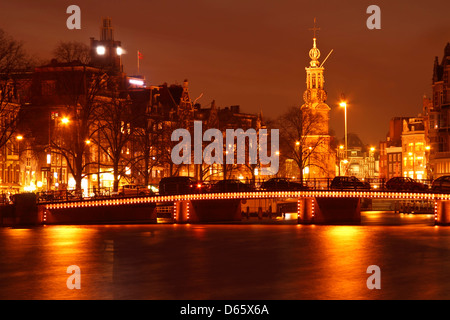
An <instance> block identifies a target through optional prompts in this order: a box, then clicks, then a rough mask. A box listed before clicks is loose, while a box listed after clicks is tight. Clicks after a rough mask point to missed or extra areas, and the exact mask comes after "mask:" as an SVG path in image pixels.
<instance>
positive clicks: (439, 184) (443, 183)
mask: <svg viewBox="0 0 450 320" xmlns="http://www.w3.org/2000/svg"><path fill="white" fill-rule="evenodd" d="M431 190H432V191H435V192H450V176H442V177H439V178H437V179H435V180H434V181H433V182H432V183H431Z"/></svg>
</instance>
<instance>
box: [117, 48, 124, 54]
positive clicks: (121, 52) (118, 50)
mask: <svg viewBox="0 0 450 320" xmlns="http://www.w3.org/2000/svg"><path fill="white" fill-rule="evenodd" d="M116 53H117V55H118V56H121V55H122V54H123V49H122V48H121V47H117V48H116Z"/></svg>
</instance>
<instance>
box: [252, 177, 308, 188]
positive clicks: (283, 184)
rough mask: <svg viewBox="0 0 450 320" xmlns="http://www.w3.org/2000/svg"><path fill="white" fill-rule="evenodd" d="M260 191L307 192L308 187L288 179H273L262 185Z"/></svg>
mask: <svg viewBox="0 0 450 320" xmlns="http://www.w3.org/2000/svg"><path fill="white" fill-rule="evenodd" d="M260 189H261V190H264V191H289V190H305V189H308V187H306V186H304V185H303V184H301V183H299V182H295V181H292V180H289V179H287V178H271V179H269V180H267V181H264V182H263V183H261V186H260Z"/></svg>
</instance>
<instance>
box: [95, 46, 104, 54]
mask: <svg viewBox="0 0 450 320" xmlns="http://www.w3.org/2000/svg"><path fill="white" fill-rule="evenodd" d="M96 51H97V54H98V55H99V56H103V55H104V54H105V52H106V48H105V47H104V46H98V47H97V48H96Z"/></svg>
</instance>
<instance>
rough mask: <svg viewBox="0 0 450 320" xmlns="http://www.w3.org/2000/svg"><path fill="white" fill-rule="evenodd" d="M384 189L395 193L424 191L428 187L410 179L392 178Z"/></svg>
mask: <svg viewBox="0 0 450 320" xmlns="http://www.w3.org/2000/svg"><path fill="white" fill-rule="evenodd" d="M385 186H386V189H388V190H395V191H425V190H428V186H427V185H426V184H423V183H421V182H419V181H417V180H414V179H412V178H410V177H394V178H391V179H389V180H388V181H387V182H386V184H385Z"/></svg>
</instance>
